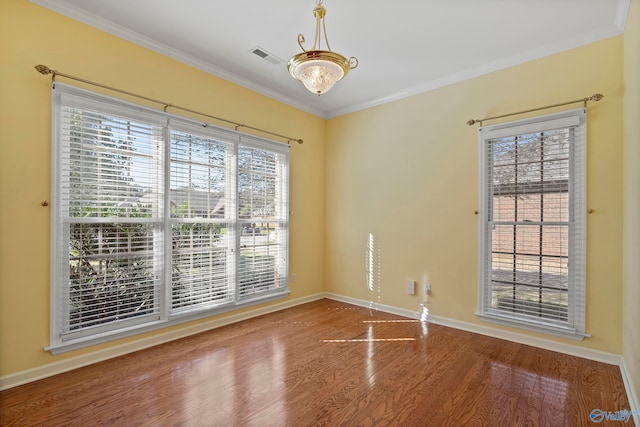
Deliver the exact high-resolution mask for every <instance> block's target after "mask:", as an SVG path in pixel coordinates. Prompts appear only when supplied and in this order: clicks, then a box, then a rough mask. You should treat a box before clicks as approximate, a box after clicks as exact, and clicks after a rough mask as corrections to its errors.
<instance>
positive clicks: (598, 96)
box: [589, 93, 604, 102]
mask: <svg viewBox="0 0 640 427" xmlns="http://www.w3.org/2000/svg"><path fill="white" fill-rule="evenodd" d="M602 98H604V95H603V94H601V93H594V94H593V95H591V98H589V100H590V101H593V102H598V101H600V100H601V99H602Z"/></svg>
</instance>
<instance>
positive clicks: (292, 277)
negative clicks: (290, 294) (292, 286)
mask: <svg viewBox="0 0 640 427" xmlns="http://www.w3.org/2000/svg"><path fill="white" fill-rule="evenodd" d="M291 283H296V273H291Z"/></svg>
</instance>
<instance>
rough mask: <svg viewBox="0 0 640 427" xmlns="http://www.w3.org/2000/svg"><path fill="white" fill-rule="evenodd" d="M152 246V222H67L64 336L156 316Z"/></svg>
mask: <svg viewBox="0 0 640 427" xmlns="http://www.w3.org/2000/svg"><path fill="white" fill-rule="evenodd" d="M153 245H154V242H153V226H152V225H151V224H136V223H105V224H71V225H70V237H69V267H68V268H69V271H70V274H69V276H70V277H69V313H68V321H67V322H66V323H67V325H66V327H65V331H64V332H72V331H76V330H79V329H83V328H88V327H93V326H97V325H105V324H110V323H114V322H118V321H123V320H129V319H132V318H135V317H139V316H144V315H147V314H151V313H155V312H157V311H158V306H157V301H156V297H155V295H156V294H155V286H156V275H155V268H154V256H153Z"/></svg>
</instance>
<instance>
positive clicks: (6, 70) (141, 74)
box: [0, 0, 325, 377]
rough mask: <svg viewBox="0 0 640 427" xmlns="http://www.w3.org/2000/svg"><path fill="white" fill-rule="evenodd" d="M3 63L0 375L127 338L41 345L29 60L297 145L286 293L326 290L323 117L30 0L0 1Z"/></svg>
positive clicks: (41, 216)
mask: <svg viewBox="0 0 640 427" xmlns="http://www.w3.org/2000/svg"><path fill="white" fill-rule="evenodd" d="M0 61H1V63H0V377H1V376H3V375H8V374H13V373H16V372H20V371H24V370H28V369H31V368H36V367H41V366H44V365H47V364H51V363H54V362H58V361H60V360H61V359H64V358H68V357H72V356H78V355H80V354H86V353H87V352H90V351H95V350H98V349H105V348H108V347H110V346H116V345H118V344H122V343H123V342H125V341H132V340H134V339H133V338H132V339H129V340H120V341H116V342H113V343H109V344H104V345H101V346H95V347H92V348H89V349H86V350H83V351H76V352H71V353H66V354H64V355H60V356H52V355H51V354H49V353H48V352H45V351H44V350H43V348H44V347H45V346H46V345H48V344H49V208H43V207H41V206H40V202H41V201H43V200H49V194H50V191H49V185H50V178H49V176H50V157H49V154H50V140H51V139H50V115H51V113H50V110H51V109H50V103H51V101H50V99H51V94H50V85H49V83H50V77H48V76H47V77H45V76H42V75H40V74H38V73H37V72H36V71H35V70H34V69H33V67H34V65H36V64H46V65H48V66H49V67H51V68H54V69H58V70H60V71H61V72H65V73H68V74H72V75H77V76H82V77H85V78H87V79H89V80H94V81H97V82H101V83H104V84H107V85H111V86H115V87H119V88H122V89H125V90H129V91H132V92H136V93H140V94H144V95H147V96H149V97H154V98H158V99H163V100H168V101H169V102H172V103H174V104H176V105H182V106H186V107H189V108H192V109H195V110H198V111H203V112H207V113H209V114H213V115H217V116H221V117H224V118H228V119H231V120H235V121H237V122H242V123H246V124H248V125H252V126H256V127H262V128H265V129H269V130H272V131H275V132H277V133H281V134H284V135H291V136H293V137H297V138H303V139H304V141H305V143H304V144H303V145H298V144H294V145H295V146H293V147H292V149H291V209H292V210H293V215H292V216H291V241H290V244H291V251H290V254H291V256H290V271H291V273H295V274H296V282H295V283H291V290H292V293H291V295H290V297H289V298H290V299H293V298H299V297H304V296H308V295H312V294H316V293H318V292H321V291H322V290H323V286H324V259H323V256H324V248H323V241H324V146H323V144H324V132H325V121H324V120H322V119H320V118H318V117H315V116H312V115H310V114H307V113H304V112H301V111H299V110H297V109H295V108H292V107H289V106H286V105H284V104H281V103H279V102H276V101H274V100H272V99H269V98H267V97H264V96H262V95H258V94H256V93H254V92H252V91H249V90H247V89H244V88H241V87H239V86H236V85H234V84H231V83H229V82H226V81H224V80H221V79H219V78H216V77H213V76H211V75H210V74H208V73H205V72H203V71H199V70H197V69H194V68H192V67H189V66H187V65H184V64H181V63H179V62H177V61H174V60H171V59H169V58H167V57H164V56H162V55H159V54H157V53H154V52H151V51H148V50H146V49H143V48H141V47H139V46H136V45H134V44H132V43H129V42H127V41H124V40H122V39H119V38H116V37H114V36H111V35H109V34H107V33H104V32H101V31H98V30H96V29H93V28H91V27H89V26H86V25H83V24H80V23H78V22H76V21H74V20H71V19H68V18H66V17H64V16H62V15H59V14H56V13H54V12H51V11H49V10H47V9H45V8H42V7H39V6H36V5H34V4H33V3H30V2H29V1H27V0H2V1H1V2H0ZM63 80H64V79H62V78H60V81H63ZM71 83H73V82H71ZM94 90H95V89H94ZM249 106H250V107H249ZM185 326H187V325H185ZM174 329H178V328H174ZM149 335H151V334H147V335H145V336H147V337H148V336H149ZM139 338H140V337H137V338H135V339H139Z"/></svg>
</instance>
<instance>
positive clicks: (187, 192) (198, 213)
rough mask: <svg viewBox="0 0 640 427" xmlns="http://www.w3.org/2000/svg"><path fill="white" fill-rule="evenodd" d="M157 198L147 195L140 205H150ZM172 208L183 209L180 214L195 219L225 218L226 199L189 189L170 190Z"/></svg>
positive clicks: (217, 194) (220, 195)
mask: <svg viewBox="0 0 640 427" xmlns="http://www.w3.org/2000/svg"><path fill="white" fill-rule="evenodd" d="M154 197H155V196H153V195H151V194H145V195H144V196H143V197H142V198H140V203H142V204H145V205H150V204H152V203H153V202H154V200H153V198H154ZM170 198H171V206H172V207H181V208H182V209H180V213H184V214H188V216H195V217H208V218H211V217H224V198H223V197H222V194H220V193H215V192H208V191H198V190H193V189H189V188H178V189H171V190H170Z"/></svg>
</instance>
